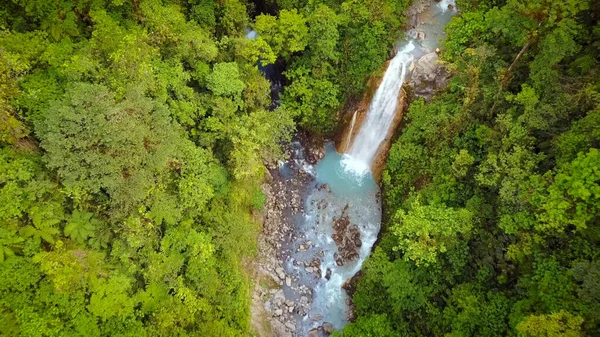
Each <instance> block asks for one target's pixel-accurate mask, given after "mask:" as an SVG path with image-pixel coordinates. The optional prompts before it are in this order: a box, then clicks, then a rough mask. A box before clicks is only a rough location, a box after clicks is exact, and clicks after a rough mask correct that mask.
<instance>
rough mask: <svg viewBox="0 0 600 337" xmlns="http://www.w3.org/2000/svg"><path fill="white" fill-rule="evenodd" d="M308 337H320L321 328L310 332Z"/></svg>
mask: <svg viewBox="0 0 600 337" xmlns="http://www.w3.org/2000/svg"><path fill="white" fill-rule="evenodd" d="M308 337H319V329H317V328H314V329H311V330H310V331H309V332H308Z"/></svg>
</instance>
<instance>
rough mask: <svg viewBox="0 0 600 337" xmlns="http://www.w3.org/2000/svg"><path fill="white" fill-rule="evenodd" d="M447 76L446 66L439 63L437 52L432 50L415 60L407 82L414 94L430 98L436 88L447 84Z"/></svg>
mask: <svg viewBox="0 0 600 337" xmlns="http://www.w3.org/2000/svg"><path fill="white" fill-rule="evenodd" d="M449 78H450V76H449V74H448V72H447V71H446V68H445V67H444V66H443V65H442V64H440V63H439V55H438V53H437V52H435V51H434V52H431V53H429V54H426V55H424V56H422V57H421V58H420V59H419V60H418V61H417V62H415V64H414V69H413V71H412V75H411V78H410V82H409V84H410V85H411V86H412V87H413V89H414V92H415V95H417V96H419V97H424V98H425V99H430V98H431V97H432V96H433V93H434V92H435V91H436V90H438V89H441V88H444V87H445V86H446V85H448V81H449Z"/></svg>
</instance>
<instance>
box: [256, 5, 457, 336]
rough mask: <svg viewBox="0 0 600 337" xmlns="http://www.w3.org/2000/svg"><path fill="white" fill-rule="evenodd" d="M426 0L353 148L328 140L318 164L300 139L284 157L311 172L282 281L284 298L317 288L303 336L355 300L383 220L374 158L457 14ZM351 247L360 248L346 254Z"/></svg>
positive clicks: (343, 320) (299, 320)
mask: <svg viewBox="0 0 600 337" xmlns="http://www.w3.org/2000/svg"><path fill="white" fill-rule="evenodd" d="M421 3H428V4H429V5H430V6H429V7H428V8H427V9H426V10H425V12H423V13H422V14H421V15H419V19H418V20H419V22H418V23H417V25H416V27H413V28H412V29H411V30H409V31H408V32H407V35H406V39H405V40H403V41H402V42H400V43H399V44H398V46H397V50H398V52H397V54H396V56H395V57H394V58H393V59H392V60H391V62H390V64H389V66H388V68H387V70H386V73H385V74H384V76H383V79H382V82H381V84H380V86H379V88H378V89H377V91H376V93H375V95H374V98H373V101H372V102H371V104H370V107H369V110H368V113H367V115H366V117H365V119H364V121H363V123H362V125H356V126H355V127H360V130H359V132H358V134H357V136H356V137H355V139H354V142H353V144H351V146H350V147H349V150H348V153H346V154H339V153H337V152H336V151H335V147H334V144H333V143H328V144H326V146H325V156H324V157H323V158H322V159H321V160H320V161H319V162H318V163H317V164H316V165H314V166H313V165H310V164H308V162H306V161H305V160H304V153H303V151H304V150H303V148H302V146H301V144H300V143H299V142H295V143H294V147H293V148H294V151H295V154H294V156H293V157H294V158H295V160H294V161H290V162H288V163H281V165H280V168H279V170H280V174H281V175H282V176H284V177H288V178H289V177H290V176H294V175H295V174H297V173H295V172H298V171H302V174H304V175H305V174H307V173H308V175H310V177H311V178H310V179H307V180H306V181H307V182H306V188H305V191H304V195H303V201H302V202H303V208H302V209H303V210H302V211H301V212H299V213H298V214H296V215H295V216H294V222H295V223H294V224H293V226H294V232H295V235H294V236H293V240H290V241H289V242H287V244H286V247H283V249H284V250H287V251H288V252H291V254H286V255H285V256H286V257H285V261H284V264H283V266H284V268H285V271H286V273H287V274H288V275H291V276H292V280H293V281H292V282H291V286H289V285H286V284H284V285H283V289H284V291H285V295H286V298H292V299H295V300H298V297H300V295H299V294H297V293H295V291H294V289H298V287H299V286H300V287H304V288H308V289H311V290H312V299H311V300H312V301H310V302H311V306H310V311H309V312H302V313H298V314H297V315H296V329H297V330H296V334H297V336H306V335H307V334H308V332H309V331H311V330H312V331H313V333H315V332H316V333H317V334H319V335H322V332H323V329H322V327H323V325H324V324H325V323H326V322H327V323H329V324H331V325H332V326H333V328H334V329H342V328H343V327H344V326H345V325H346V324H347V323H348V322H349V319H350V315H351V307H350V305H349V299H348V295H347V294H346V292H345V290H344V289H343V285H344V282H345V281H346V280H348V279H350V278H352V276H354V275H355V274H356V273H357V272H358V271H359V270H360V269H361V267H362V263H363V262H364V260H365V259H366V258H367V257H368V255H369V254H370V252H371V249H372V247H373V244H374V243H375V241H376V239H377V235H378V233H379V229H380V223H381V205H380V192H379V187H378V185H377V184H376V182H375V180H374V179H373V176H372V174H371V170H370V167H371V163H372V161H373V159H374V157H375V156H376V154H377V149H378V148H379V146H380V144H381V143H382V141H383V140H384V138H385V136H386V134H387V133H388V131H389V128H390V127H391V126H390V125H391V123H392V120H393V118H394V114H395V113H396V105H397V97H398V94H399V92H400V89H401V87H402V85H403V83H404V82H405V81H406V80H407V79H408V78H410V75H411V69H412V66H413V65H414V64H413V62H414V61H415V60H418V59H419V58H420V57H421V56H423V55H425V54H427V53H430V52H432V51H433V50H435V48H436V47H437V46H438V45H439V40H440V39H441V38H443V27H444V25H445V24H446V23H448V22H449V21H450V19H451V16H452V15H454V14H455V9H454V8H455V4H454V1H453V0H444V1H441V2H439V3H437V2H435V1H434V0H430V1H421ZM449 5H451V6H450V8H449V7H448V6H449ZM249 37H250V38H251V37H252V36H249ZM336 228H337V229H336ZM357 233H360V235H359V238H358V235H357ZM336 241H337V243H336ZM347 251H354V252H355V253H353V255H352V254H350V255H348V256H345V254H346V253H347ZM342 256H345V258H342ZM315 262H316V263H315ZM317 328H319V330H315V329H317Z"/></svg>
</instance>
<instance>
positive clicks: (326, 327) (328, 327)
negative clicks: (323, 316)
mask: <svg viewBox="0 0 600 337" xmlns="http://www.w3.org/2000/svg"><path fill="white" fill-rule="evenodd" d="M323 333H324V334H326V335H331V334H332V333H333V324H331V323H329V322H325V323H323Z"/></svg>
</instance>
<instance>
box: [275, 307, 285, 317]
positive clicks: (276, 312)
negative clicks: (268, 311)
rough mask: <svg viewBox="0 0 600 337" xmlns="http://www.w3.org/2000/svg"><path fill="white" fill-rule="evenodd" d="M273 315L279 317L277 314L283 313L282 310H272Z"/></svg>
mask: <svg viewBox="0 0 600 337" xmlns="http://www.w3.org/2000/svg"><path fill="white" fill-rule="evenodd" d="M273 315H275V316H277V317H279V316H281V315H283V310H281V309H277V310H275V311H274V312H273Z"/></svg>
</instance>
